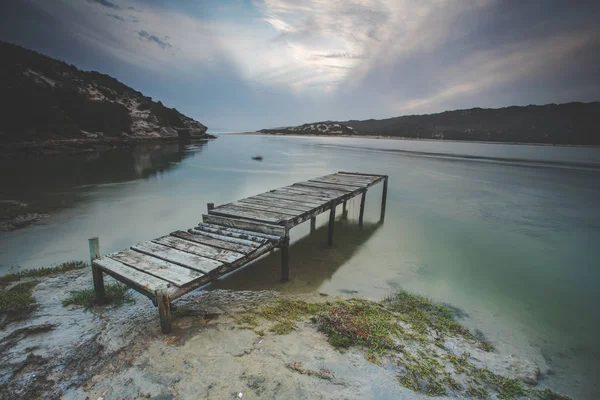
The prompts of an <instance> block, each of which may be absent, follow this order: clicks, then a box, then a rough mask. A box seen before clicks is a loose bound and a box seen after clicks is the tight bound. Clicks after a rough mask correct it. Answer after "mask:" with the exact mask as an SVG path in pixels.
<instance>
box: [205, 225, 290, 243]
mask: <svg viewBox="0 0 600 400" xmlns="http://www.w3.org/2000/svg"><path fill="white" fill-rule="evenodd" d="M195 229H196V230H199V231H204V232H209V233H216V234H217V235H222V236H228V237H232V238H236V239H243V240H250V241H252V242H256V243H258V244H264V243H267V242H270V241H271V239H267V238H265V237H260V236H255V235H253V234H252V233H251V232H245V233H240V232H236V231H232V230H231V229H232V228H229V227H223V226H220V227H219V226H216V225H207V224H200V225H198V226H197V227H196V228H195ZM279 239H280V238H275V239H274V241H276V242H277V241H279Z"/></svg>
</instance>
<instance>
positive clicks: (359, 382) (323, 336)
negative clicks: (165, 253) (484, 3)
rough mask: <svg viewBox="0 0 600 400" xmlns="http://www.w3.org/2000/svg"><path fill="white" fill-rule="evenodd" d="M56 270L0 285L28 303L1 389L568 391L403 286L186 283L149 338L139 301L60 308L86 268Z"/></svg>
mask: <svg viewBox="0 0 600 400" xmlns="http://www.w3.org/2000/svg"><path fill="white" fill-rule="evenodd" d="M74 264H76V265H74ZM62 268H63V269H62V270H60V271H59V270H57V271H53V270H49V269H46V270H41V272H40V274H39V276H38V275H36V274H35V273H29V274H22V275H17V276H12V277H9V278H7V277H3V278H4V279H0V288H1V289H2V290H3V291H4V293H6V291H5V289H6V290H9V291H10V290H12V289H10V288H11V287H12V288H14V287H15V286H17V285H20V284H26V285H30V290H31V291H32V296H33V299H34V300H33V301H34V303H35V304H34V306H33V307H30V308H29V311H28V312H29V314H28V315H26V316H25V317H24V318H23V319H20V320H19V319H17V320H10V319H9V320H7V319H6V318H4V319H2V320H0V325H2V327H3V329H2V334H1V335H0V348H2V349H3V352H2V355H0V358H1V359H2V362H3V364H4V365H5V368H4V370H3V371H2V372H1V373H0V387H1V388H2V391H1V393H3V394H5V395H8V396H10V395H11V394H12V395H16V393H19V396H20V398H22V399H25V400H26V399H35V398H40V397H44V398H103V399H106V400H109V399H117V398H151V397H153V396H159V397H160V398H178V399H179V398H182V399H188V398H189V399H196V398H198V397H199V396H200V397H202V398H219V399H220V398H232V397H244V398H295V397H297V396H300V397H305V398H314V397H315V396H324V397H323V398H331V399H337V398H340V397H343V398H351V399H359V398H361V399H362V398H401V399H427V398H429V397H430V396H435V397H436V398H446V399H453V398H464V396H465V395H467V396H469V397H487V395H488V393H489V394H491V395H503V396H505V398H513V397H522V396H527V397H528V398H532V399H547V398H553V399H562V400H567V399H569V398H568V397H566V396H563V395H558V394H556V393H554V392H552V391H550V388H549V387H548V384H547V382H546V381H545V380H544V379H542V378H544V377H546V376H547V375H549V373H550V372H549V369H548V366H546V365H542V366H537V365H535V364H534V363H532V362H531V361H529V360H526V359H522V358H519V357H518V356H514V355H512V354H507V353H505V352H501V351H499V350H496V349H495V348H494V346H493V344H491V343H489V342H487V341H485V339H483V338H481V337H480V336H477V335H472V334H471V333H470V332H469V331H467V330H465V329H466V328H464V327H462V325H460V324H459V323H457V322H455V319H459V318H465V317H460V310H453V309H452V308H451V307H450V308H448V307H446V306H443V305H440V304H437V303H433V302H431V301H430V300H428V299H426V298H423V297H420V296H415V295H412V294H410V293H407V292H402V291H400V292H397V294H396V295H395V296H396V297H390V298H388V299H386V300H383V301H381V302H375V301H371V300H367V299H359V298H351V297H338V296H328V295H327V294H325V293H306V294H296V295H291V294H283V293H281V292H277V291H269V290H260V291H235V290H223V289H213V290H204V291H194V292H191V293H189V294H188V295H186V296H184V297H182V298H181V299H180V300H177V301H176V302H175V305H176V314H177V318H176V320H175V321H174V331H173V333H172V334H171V335H162V334H161V333H160V329H159V327H158V325H157V324H156V323H153V322H156V321H155V319H156V315H155V310H154V308H153V307H152V305H151V303H150V302H149V301H148V299H146V298H145V297H144V296H142V295H137V294H135V295H134V296H130V295H129V296H130V297H129V298H128V299H126V301H125V302H124V303H123V304H122V305H114V306H104V307H93V308H91V309H89V310H85V309H83V308H81V307H78V306H73V305H72V303H70V302H69V301H70V300H69V298H70V297H69V296H71V298H72V296H73V295H72V294H71V295H69V293H70V291H71V290H73V289H77V290H84V291H85V290H87V291H90V292H93V290H92V289H91V287H92V279H91V271H90V268H89V266H87V265H85V264H82V263H71V265H69V266H68V268H65V267H62ZM109 280H111V282H112V278H109ZM31 285H33V286H31ZM7 288H8V289H7ZM423 324H424V325H423ZM382 327H383V330H382ZM390 339H391V341H390ZM442 365H444V366H445V367H442ZM199 376H201V377H202V379H200V380H199V379H198V377H199ZM538 380H539V381H538ZM240 393H242V396H239V394H240ZM549 394H552V395H554V396H556V397H544V396H548V395H549ZM506 396H509V397H506ZM500 397H501V398H502V396H500ZM2 398H4V397H3V395H2V394H0V399H2ZM157 398H158V397H157Z"/></svg>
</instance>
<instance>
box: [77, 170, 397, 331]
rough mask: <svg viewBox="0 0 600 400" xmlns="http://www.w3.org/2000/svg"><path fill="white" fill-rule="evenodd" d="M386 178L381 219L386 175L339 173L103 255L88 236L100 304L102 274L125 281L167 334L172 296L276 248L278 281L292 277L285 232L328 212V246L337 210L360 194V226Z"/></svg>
mask: <svg viewBox="0 0 600 400" xmlns="http://www.w3.org/2000/svg"><path fill="white" fill-rule="evenodd" d="M379 182H383V196H382V201H381V221H383V220H384V218H385V205H386V198H387V184H388V177H387V175H375V174H363V173H357V172H338V173H336V174H331V175H326V176H322V177H319V178H315V179H311V180H308V181H305V182H298V183H294V184H293V185H291V186H286V187H282V188H279V189H275V190H271V191H269V192H265V193H261V194H258V195H256V196H252V197H248V198H245V199H242V200H239V201H236V202H233V203H228V204H224V205H222V206H218V207H214V205H213V204H212V203H209V204H208V211H207V214H203V215H202V222H201V223H199V224H198V225H197V226H196V227H194V228H192V229H189V230H187V231H175V232H172V233H171V234H169V235H166V236H162V237H159V238H157V239H154V240H148V241H145V242H142V243H139V244H137V245H135V246H132V247H131V248H129V249H126V250H122V251H118V252H115V253H111V254H108V255H105V256H102V257H100V249H99V241H98V238H93V239H90V240H89V245H90V257H91V259H92V273H93V278H94V290H95V292H96V299H97V302H98V303H100V304H102V303H103V302H104V301H105V293H104V274H107V275H110V276H112V277H113V278H115V279H117V280H119V281H121V282H123V283H124V284H126V285H127V286H129V287H131V288H132V289H134V290H136V291H138V292H140V293H141V294H143V295H145V296H147V297H148V298H150V299H151V300H152V302H153V303H154V305H155V306H157V307H158V311H159V316H160V324H161V329H162V332H163V333H170V332H171V324H172V317H171V301H173V300H174V299H176V298H178V297H180V296H182V295H184V294H186V293H188V292H190V291H192V290H194V289H197V288H199V287H201V286H204V285H206V284H208V283H210V282H211V281H214V280H216V279H218V278H219V277H221V276H223V275H225V274H228V273H230V272H232V271H235V270H237V269H240V268H242V267H243V266H245V265H247V264H248V263H250V262H251V261H253V260H255V259H257V258H258V257H260V256H262V255H264V254H265V253H267V252H269V251H271V250H273V249H275V248H279V249H280V250H281V280H282V281H283V282H285V281H287V280H288V279H289V256H288V247H289V240H290V238H289V231H290V229H291V228H293V227H295V226H296V225H298V224H301V223H302V222H305V221H308V220H311V228H314V226H315V218H316V216H317V215H319V214H321V213H323V212H325V211H329V232H328V243H329V245H331V244H332V243H333V228H334V221H335V213H336V207H337V206H338V205H339V204H343V211H344V212H345V211H346V203H347V201H348V200H350V199H351V198H353V197H356V196H359V195H360V196H361V202H360V214H359V225H360V226H361V227H362V223H363V216H364V210H365V200H366V195H367V189H368V188H369V187H371V186H373V185H375V184H376V183H379Z"/></svg>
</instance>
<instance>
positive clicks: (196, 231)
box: [188, 228, 262, 249]
mask: <svg viewBox="0 0 600 400" xmlns="http://www.w3.org/2000/svg"><path fill="white" fill-rule="evenodd" d="M188 232H190V233H193V234H195V235H201V236H206V237H209V238H213V239H219V240H222V241H224V242H230V243H235V244H241V245H243V246H250V247H253V248H255V249H257V248H259V247H260V246H262V244H261V243H256V242H252V241H250V240H244V239H238V238H232V237H229V236H223V235H218V234H216V233H210V232H205V231H201V230H199V229H196V228H194V229H190V230H189V231H188Z"/></svg>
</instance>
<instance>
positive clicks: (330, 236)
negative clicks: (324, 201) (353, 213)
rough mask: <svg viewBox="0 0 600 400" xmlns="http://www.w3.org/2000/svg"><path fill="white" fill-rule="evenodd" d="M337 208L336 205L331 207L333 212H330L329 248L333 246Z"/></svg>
mask: <svg viewBox="0 0 600 400" xmlns="http://www.w3.org/2000/svg"><path fill="white" fill-rule="evenodd" d="M335 207H336V205H335V204H334V205H333V206H331V210H330V211H329V232H328V233H327V244H328V245H329V246H331V245H333V226H334V225H335Z"/></svg>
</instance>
